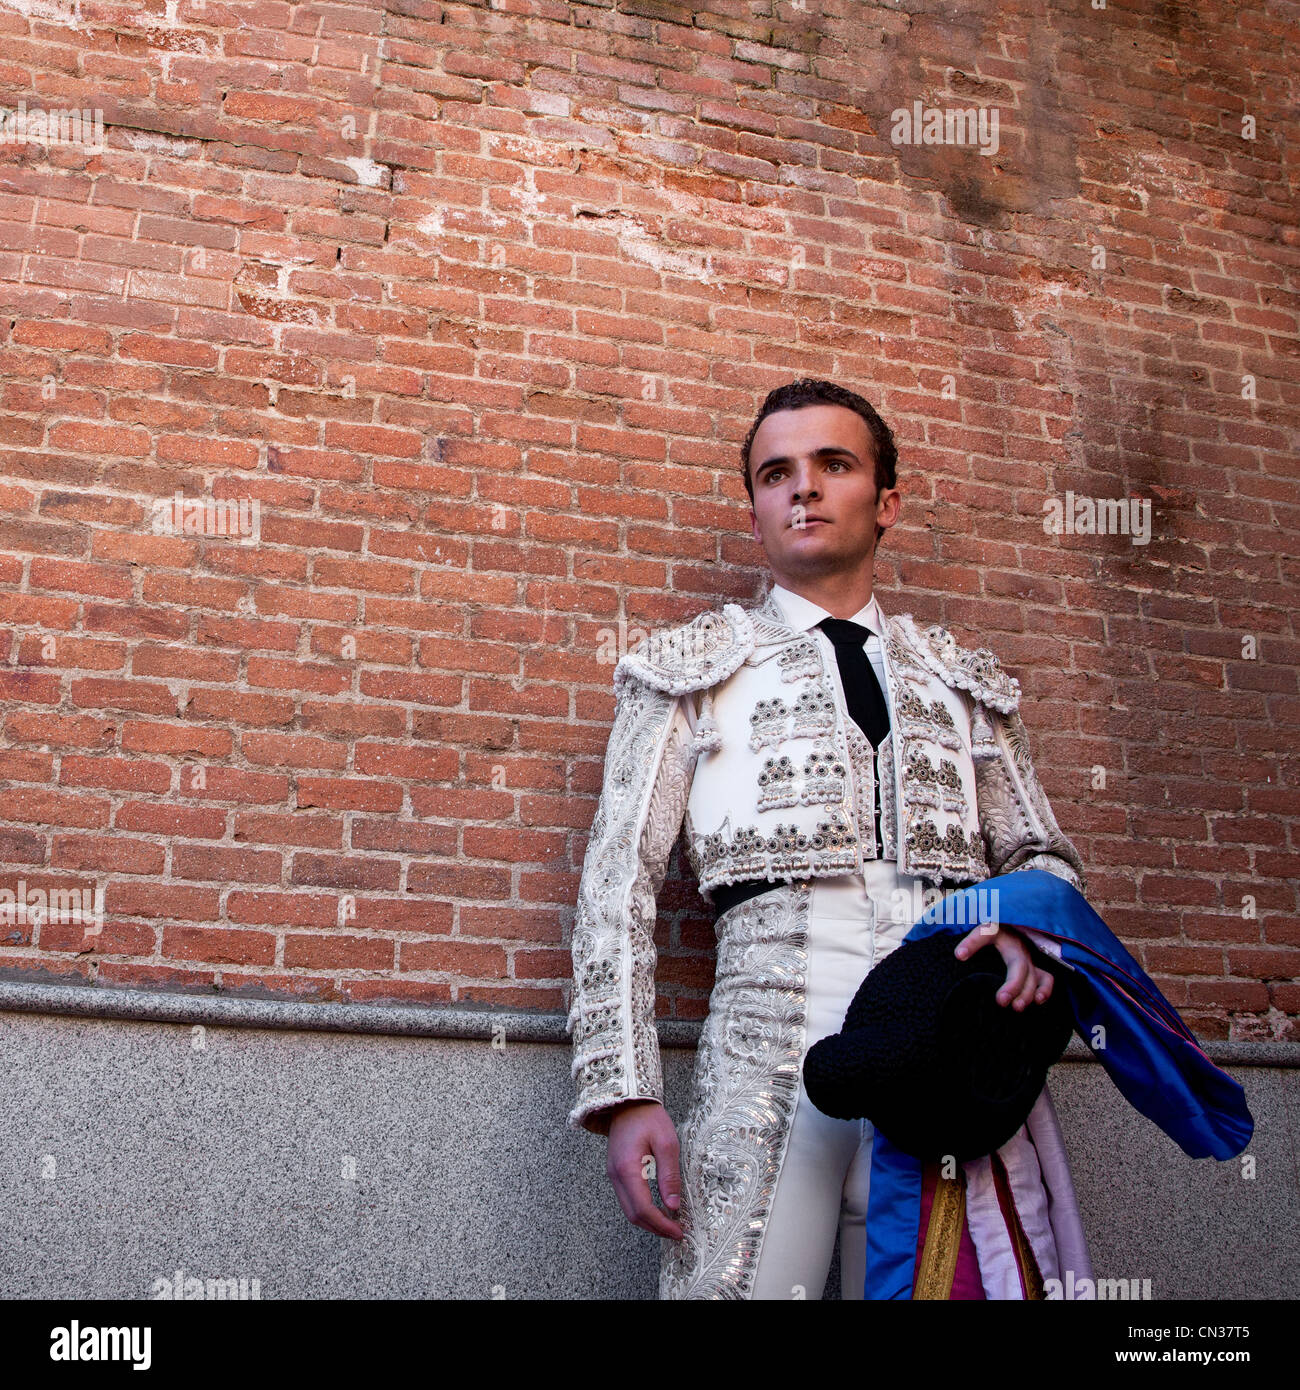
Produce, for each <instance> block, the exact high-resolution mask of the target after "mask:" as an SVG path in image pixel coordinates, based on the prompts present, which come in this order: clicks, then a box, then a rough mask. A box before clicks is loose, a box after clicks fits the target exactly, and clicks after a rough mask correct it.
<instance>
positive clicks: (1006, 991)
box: [998, 942, 1038, 1009]
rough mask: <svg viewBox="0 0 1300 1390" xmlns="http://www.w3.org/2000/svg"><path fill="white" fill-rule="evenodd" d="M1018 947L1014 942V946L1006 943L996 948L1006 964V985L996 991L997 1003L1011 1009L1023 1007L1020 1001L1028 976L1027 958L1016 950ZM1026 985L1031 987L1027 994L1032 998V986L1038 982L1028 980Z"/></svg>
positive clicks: (1017, 943) (1020, 951) (1021, 951)
mask: <svg viewBox="0 0 1300 1390" xmlns="http://www.w3.org/2000/svg"><path fill="white" fill-rule="evenodd" d="M1019 945H1020V943H1019V942H1016V943H1015V944H1014V945H1011V944H1010V943H1008V944H1006V945H1003V944H999V946H998V950H999V951H1000V952H1001V955H1002V959H1003V960H1005V961H1006V963H1007V978H1006V983H1005V984H1004V985H1003V986H1002V988H1001V989H1000V990H998V1003H999V1004H1004V1005H1005V1004H1010V1005H1011V1006H1012V1007H1013V1008H1016V1009H1023V1008H1024V1007H1025V1005H1024V1004H1022V1003H1021V1002H1020V1001H1021V997H1022V996H1023V994H1024V990H1025V984H1026V979H1027V977H1028V976H1029V958H1028V956H1026V955H1025V953H1024V952H1023V950H1019V949H1017V948H1018V947H1019ZM1028 983H1029V984H1030V986H1031V988H1030V991H1029V993H1030V995H1031V996H1032V995H1033V992H1034V991H1033V986H1035V985H1037V983H1038V982H1037V981H1036V980H1032V979H1030V980H1028ZM1026 1002H1028V1001H1027V1000H1026Z"/></svg>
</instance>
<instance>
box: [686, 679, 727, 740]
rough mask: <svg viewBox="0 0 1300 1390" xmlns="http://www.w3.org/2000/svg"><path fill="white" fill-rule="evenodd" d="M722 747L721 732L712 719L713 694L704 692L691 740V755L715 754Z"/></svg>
mask: <svg viewBox="0 0 1300 1390" xmlns="http://www.w3.org/2000/svg"><path fill="white" fill-rule="evenodd" d="M721 747H722V731H721V730H720V729H719V728H718V725H717V721H716V720H715V719H714V717H713V692H712V691H710V690H706V691H705V692H704V698H703V699H702V700H701V701H700V717H699V719H698V720H697V721H696V724H695V737H694V738H693V739H692V740H691V751H692V752H693V753H697V754H698V753H716V752H717V751H718V749H719V748H721Z"/></svg>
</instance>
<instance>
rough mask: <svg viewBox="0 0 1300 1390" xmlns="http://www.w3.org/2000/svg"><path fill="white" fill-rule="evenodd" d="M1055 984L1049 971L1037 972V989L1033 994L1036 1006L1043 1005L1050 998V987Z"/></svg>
mask: <svg viewBox="0 0 1300 1390" xmlns="http://www.w3.org/2000/svg"><path fill="white" fill-rule="evenodd" d="M1055 983H1056V980H1055V978H1054V977H1053V975H1052V972H1051V971H1050V970H1040V971H1038V989H1037V991H1036V992H1035V994H1034V1002H1035V1003H1036V1004H1044V1003H1046V1002H1047V1000H1049V999H1050V998H1051V997H1052V986H1053V985H1054V984H1055Z"/></svg>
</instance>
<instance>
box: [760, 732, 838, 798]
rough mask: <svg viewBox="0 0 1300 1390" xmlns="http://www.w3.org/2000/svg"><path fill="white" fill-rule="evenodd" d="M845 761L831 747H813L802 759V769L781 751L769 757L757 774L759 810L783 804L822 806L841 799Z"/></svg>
mask: <svg viewBox="0 0 1300 1390" xmlns="http://www.w3.org/2000/svg"><path fill="white" fill-rule="evenodd" d="M845 795H846V781H845V769H844V764H843V763H842V762H841V761H840V760H839V758H838V757H837V756H836V753H835V749H834V748H833V747H827V746H825V745H823V746H822V747H819V748H814V749H813V751H812V752H811V753H809V754H808V756H807V757H806V758H805V759H804V762H803V768H802V771H800V770H798V769H796V768H795V765H794V763H792V762H791V761H790V759H789V758H788V757H787V756H786V755H785V754H782V755H781V756H780V757H779V758H768V759H767V761H766V762H765V763H764V764H763V770H762V771H761V772H760V773H759V774H758V809H759V810H760V811H775V810H780V809H781V808H783V807H786V806H821V805H824V804H825V803H827V802H830V803H832V804H833V803H836V802H840V801H843V800H844V797H845Z"/></svg>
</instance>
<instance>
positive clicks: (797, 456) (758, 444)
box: [749, 404, 902, 580]
mask: <svg viewBox="0 0 1300 1390" xmlns="http://www.w3.org/2000/svg"><path fill="white" fill-rule="evenodd" d="M749 473H750V479H751V480H752V482H753V484H754V515H753V530H754V539H755V540H756V541H758V542H759V544H760V545H762V547H763V550H764V552H765V553H766V555H767V561H768V564H769V565H771V567H772V572H773V573H774V574H775V575H776V576H777V579H778V580H780V579H781V578H782V576H787V577H789V578H791V579H797V578H805V579H807V578H814V577H816V576H818V575H823V574H828V573H832V572H834V571H837V570H848V569H854V568H857V567H859V566H861V564H862V563H863V561H864V559H865V560H866V561H867V563H868V565H870V563H871V557H872V556H874V554H875V548H876V527H877V526H878V525H879V526H883V527H890V526H892V525H893V524H894V522H895V521H896V520H897V519H898V509H899V506H900V503H901V501H902V494H901V493H900V492H899V490H898V489H897V488H886V489H885V491H884V492H883V493H881V495H880V496H879V497H877V496H876V460H875V442H874V441H873V439H872V438H871V432H870V430H868V429H867V422H866V421H865V420H864V419H863V418H862V417H861V416H860V415H859V414H858V413H857V412H856V411H853V410H849V409H847V407H845V406H842V405H822V404H818V405H806V406H801V407H799V409H797V410H778V411H775V412H774V413H773V414H771V415H769V416H768V417H767V418H766V419H765V420H764V421H763V423H762V424H761V425H759V427H758V430H757V432H756V433H755V435H754V440H753V443H752V445H751V446H750V451H749Z"/></svg>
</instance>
